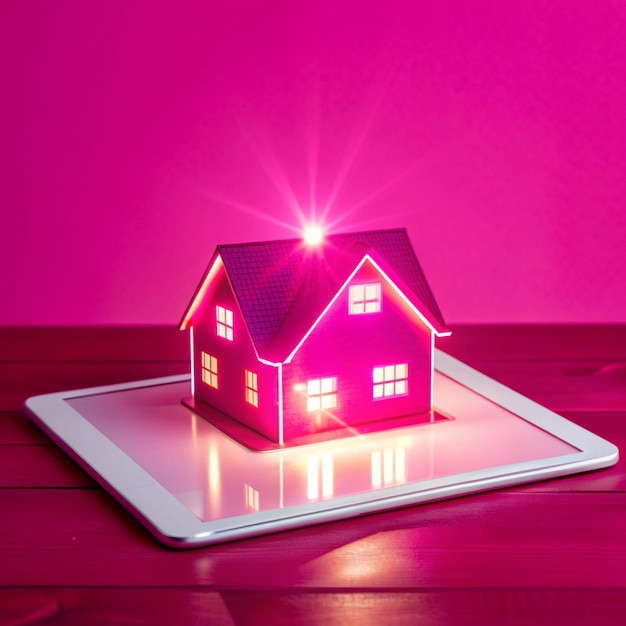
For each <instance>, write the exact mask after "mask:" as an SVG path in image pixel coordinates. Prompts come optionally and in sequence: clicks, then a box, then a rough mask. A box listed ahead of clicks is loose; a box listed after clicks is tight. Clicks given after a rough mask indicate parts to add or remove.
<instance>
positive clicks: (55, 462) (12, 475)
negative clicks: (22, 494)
mask: <svg viewBox="0 0 626 626" xmlns="http://www.w3.org/2000/svg"><path fill="white" fill-rule="evenodd" d="M20 487H24V488H31V489H32V488H50V487H62V488H66V489H67V488H76V487H89V488H95V487H96V483H95V482H94V481H93V480H92V479H91V478H90V477H89V476H88V475H87V474H86V473H85V472H84V471H83V470H82V469H80V467H78V465H76V463H74V462H73V461H72V460H71V459H70V457H69V456H67V454H65V453H64V452H63V451H62V450H61V449H60V448H57V447H56V446H53V445H49V446H48V445H43V446H32V445H26V446H25V445H4V446H0V488H20Z"/></svg>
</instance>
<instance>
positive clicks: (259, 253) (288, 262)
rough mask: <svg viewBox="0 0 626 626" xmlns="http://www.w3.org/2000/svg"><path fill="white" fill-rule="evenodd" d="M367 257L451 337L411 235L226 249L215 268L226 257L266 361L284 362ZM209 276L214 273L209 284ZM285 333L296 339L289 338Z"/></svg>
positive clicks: (382, 233)
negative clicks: (319, 243)
mask: <svg viewBox="0 0 626 626" xmlns="http://www.w3.org/2000/svg"><path fill="white" fill-rule="evenodd" d="M366 254H369V255H370V257H371V258H372V259H373V260H374V261H376V262H377V263H379V264H380V265H381V267H382V268H383V269H384V271H385V273H387V274H388V275H389V276H390V278H391V279H392V280H393V281H394V282H395V283H396V284H397V285H398V287H399V288H400V289H401V290H402V291H403V293H404V295H405V296H406V297H407V298H408V299H409V300H410V301H411V302H412V303H413V304H414V305H415V306H416V308H417V309H418V310H420V311H421V312H422V313H423V314H424V316H425V317H426V319H427V320H428V321H429V322H430V323H431V324H432V325H433V327H434V328H435V330H436V331H437V332H438V333H442V332H446V331H447V329H446V328H445V322H444V320H443V316H442V315H441V311H440V310H439V307H438V306H437V303H436V301H435V298H434V297H433V294H432V291H431V289H430V287H429V285H428V282H427V281H426V277H425V276H424V272H423V271H422V268H421V266H420V264H419V262H418V260H417V258H416V256H415V253H414V251H413V248H412V246H411V242H410V241H409V237H408V235H407V232H406V229H404V228H402V229H393V230H375V231H366V232H360V233H345V234H336V235H329V236H327V237H326V238H325V239H324V242H323V244H322V245H320V246H319V247H315V248H311V247H308V246H306V245H304V244H303V241H302V240H301V239H287V240H279V241H267V242H258V243H244V244H231V245H220V246H218V247H217V249H216V251H215V255H214V260H215V258H216V257H217V256H218V255H219V256H220V257H221V259H222V261H223V263H224V267H225V269H226V272H227V274H228V277H229V280H230V283H231V285H232V288H233V291H234V293H235V296H236V298H237V301H238V303H239V306H240V307H241V311H242V313H243V316H244V318H245V320H246V324H247V326H248V330H249V332H250V336H251V338H252V341H253V342H254V345H255V347H256V349H257V352H258V354H259V356H261V357H263V358H268V359H269V360H275V359H277V360H281V359H282V358H284V357H286V356H287V355H288V354H289V353H290V351H291V349H293V347H295V345H296V344H297V343H298V342H299V341H300V340H301V339H302V337H303V336H304V333H306V331H307V330H308V329H309V328H310V326H311V325H312V324H313V323H314V322H315V320H316V319H317V318H318V317H319V315H320V314H321V313H322V311H323V310H324V308H325V307H326V306H327V305H328V303H329V302H330V301H331V299H332V298H333V297H334V296H335V294H336V293H337V291H338V290H339V289H340V288H341V286H342V285H343V284H344V282H345V281H346V280H347V278H348V277H349V276H350V274H351V273H352V272H353V271H354V269H355V268H356V267H357V265H358V264H359V262H360V261H361V260H362V259H363V257H364V256H365V255H366ZM214 260H213V261H212V262H211V265H212V264H213V262H214ZM210 267H211V266H209V269H210ZM208 274H209V270H207V273H206V274H205V277H204V279H203V281H202V282H203V283H204V282H205V281H206V277H207V276H208ZM201 285H202V284H201ZM194 301H195V297H194V299H192V304H190V305H189V307H188V308H187V311H186V313H185V316H184V317H183V323H182V324H181V327H184V326H185V320H187V319H188V318H189V316H190V315H193V311H191V310H190V309H191V308H192V306H193V302H194ZM291 318H293V319H291ZM285 326H287V327H288V328H289V333H285V332H284V330H285ZM281 328H282V329H283V332H281Z"/></svg>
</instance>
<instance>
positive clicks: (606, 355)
mask: <svg viewBox="0 0 626 626" xmlns="http://www.w3.org/2000/svg"><path fill="white" fill-rule="evenodd" d="M437 347H438V348H441V349H442V350H444V351H445V352H449V353H450V354H452V355H453V356H456V357H457V358H460V359H462V360H467V361H469V362H481V361H494V360H498V361H499V360H531V361H539V360H544V359H551V360H570V359H571V360H578V359H604V360H607V359H608V360H611V359H615V360H624V359H626V324H558V325H555V324H501V325H499V324H489V325H480V324H478V325H456V326H454V327H453V328H452V335H451V336H450V337H445V338H442V339H440V340H438V341H437Z"/></svg>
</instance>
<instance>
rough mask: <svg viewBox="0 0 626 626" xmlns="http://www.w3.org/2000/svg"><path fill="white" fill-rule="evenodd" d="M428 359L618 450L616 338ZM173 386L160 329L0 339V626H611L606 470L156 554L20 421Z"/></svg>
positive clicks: (613, 539) (611, 472) (621, 406)
mask: <svg viewBox="0 0 626 626" xmlns="http://www.w3.org/2000/svg"><path fill="white" fill-rule="evenodd" d="M444 342H445V344H444ZM439 347H441V348H442V349H445V350H447V351H448V352H450V353H452V354H453V355H455V356H457V357H458V358H460V359H462V360H463V361H466V362H467V363H469V364H470V365H473V366H474V367H476V368H478V369H480V370H481V371H483V372H485V373H486V374H488V375H490V376H492V377H494V378H496V379H498V380H499V381H501V382H503V383H505V384H507V385H509V386H511V387H513V388H514V389H516V390H518V391H520V392H522V393H524V394H526V395H528V396H529V397H531V398H532V399H534V400H536V401H538V402H540V403H542V404H544V405H546V406H547V407H549V408H550V409H553V410H554V411H556V412H558V413H560V414H562V415H564V416H565V417H567V418H568V419H570V420H572V421H574V422H576V423H578V424H580V425H582V426H584V427H585V428H587V429H589V430H591V431H593V432H595V433H596V434H598V435H600V436H602V437H604V438H606V439H608V440H609V441H611V442H613V443H614V444H616V445H617V446H618V447H619V448H620V449H621V450H625V449H626V326H617V325H613V326H459V327H456V328H454V333H453V336H452V337H450V338H448V339H444V340H441V342H440V343H439ZM187 370H188V367H187V339H186V337H185V336H184V334H183V333H179V332H178V331H177V330H175V329H174V328H162V327H143V328H129V327H120V328H1V329H0V624H29V623H44V624H108V623H121V624H127V623H132V624H144V623H147V624H188V623H210V624H247V623H253V624H266V623H267V624H292V623H306V624H327V623H340V624H343V623H359V624H362V625H368V624H429V625H430V624H443V623H445V624H448V623H450V624H546V623H547V624H579V623H580V624H625V623H626V493H625V489H626V463H625V461H622V460H620V461H619V462H618V464H617V465H615V466H614V467H611V468H609V469H604V470H598V471H595V472H590V473H586V474H579V475H575V476H571V477H566V478H560V479H554V480H549V481H544V482H540V483H534V484H531V485H526V486H520V487H515V488H510V489H503V490H499V491H493V492H489V493H484V494H478V495H473V496H467V497H463V498H457V499H454V500H448V501H445V502H440V503H435V504H429V505H422V506H415V507H412V508H409V509H403V510H400V511H392V512H387V513H381V514H377V515H372V516H368V517H361V518H358V519H353V520H347V521H342V522H335V523H331V524H325V525H321V526H314V527H310V528H305V529H300V530H294V531H289V532H285V533H279V534H274V535H267V536H264V537H258V538H255V539H247V540H244V541H238V542H233V543H229V544H223V545H219V546H215V547H209V548H200V549H196V550H189V551H175V550H171V549H167V548H164V547H163V546H162V545H161V544H159V543H158V542H157V541H156V540H155V539H154V538H153V537H152V536H151V535H150V534H149V533H148V532H147V531H146V530H144V528H143V527H142V526H141V525H140V524H139V523H138V522H136V521H135V520H134V519H133V518H132V517H131V516H130V515H129V514H128V513H126V511H125V510H124V509H123V508H122V507H121V506H119V505H118V504H117V503H116V502H115V501H114V500H113V499H112V498H111V497H110V496H109V495H108V494H107V493H105V492H104V491H103V490H102V489H101V488H100V487H98V486H97V485H96V484H95V483H94V482H93V481H92V480H91V479H90V478H89V477H88V476H87V475H86V474H85V473H84V472H83V471H82V470H81V469H79V468H78V466H77V465H75V464H74V463H73V462H72V461H71V460H70V459H69V458H68V457H67V456H66V455H65V454H64V453H63V452H61V450H60V449H58V448H57V447H56V446H55V445H53V444H52V443H51V442H50V441H49V440H48V439H47V438H46V437H45V436H44V435H43V434H42V433H41V432H40V431H39V430H38V429H37V428H36V427H35V426H34V425H33V424H32V423H31V422H29V421H28V419H27V418H26V416H25V414H24V413H23V411H22V403H23V401H24V399H25V398H26V397H28V396H31V395H35V394H40V393H46V392H51V391H61V390H64V389H71V388H81V387H89V386H97V385H102V384H110V383H118V382H124V381H131V380H139V379H143V378H150V377H155V376H164V375H169V374H178V373H184V372H186V371H187Z"/></svg>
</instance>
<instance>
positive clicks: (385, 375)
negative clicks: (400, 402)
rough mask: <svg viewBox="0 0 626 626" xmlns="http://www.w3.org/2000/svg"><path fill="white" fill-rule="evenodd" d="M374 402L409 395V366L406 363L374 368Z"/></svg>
mask: <svg viewBox="0 0 626 626" xmlns="http://www.w3.org/2000/svg"><path fill="white" fill-rule="evenodd" d="M373 381H374V387H373V392H374V400H376V399H378V398H389V397H392V396H406V395H407V394H408V393H409V366H408V364H407V363H400V364H398V365H385V366H384V367H375V368H374V375H373Z"/></svg>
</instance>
